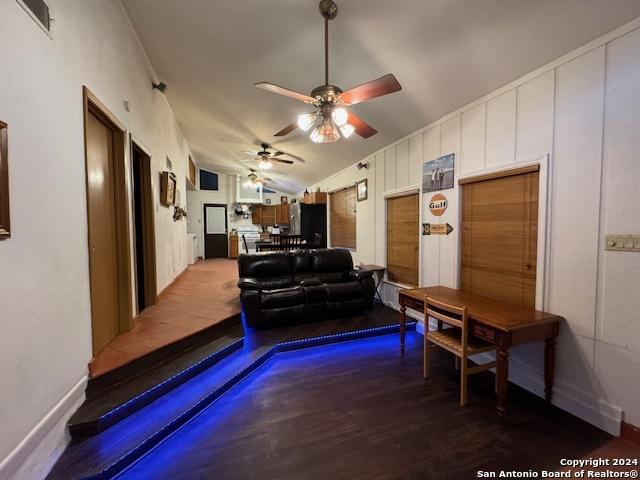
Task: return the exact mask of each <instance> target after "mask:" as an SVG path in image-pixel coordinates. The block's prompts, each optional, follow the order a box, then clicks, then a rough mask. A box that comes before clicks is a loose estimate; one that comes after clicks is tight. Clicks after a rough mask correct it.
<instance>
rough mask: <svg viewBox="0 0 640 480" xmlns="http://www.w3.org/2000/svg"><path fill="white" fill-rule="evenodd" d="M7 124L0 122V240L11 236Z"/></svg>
mask: <svg viewBox="0 0 640 480" xmlns="http://www.w3.org/2000/svg"><path fill="white" fill-rule="evenodd" d="M8 154H9V150H8V149H7V124H6V123H4V122H0V240H2V239H4V238H9V237H10V236H11V226H10V219H9V159H8V158H7V156H8Z"/></svg>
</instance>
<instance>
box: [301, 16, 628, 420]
mask: <svg viewBox="0 0 640 480" xmlns="http://www.w3.org/2000/svg"><path fill="white" fill-rule="evenodd" d="M639 27H640V19H638V20H635V21H634V22H632V23H630V24H628V25H626V26H624V27H622V28H620V29H618V30H616V31H614V32H612V33H611V34H608V35H606V36H604V37H602V38H600V39H598V40H596V41H594V42H591V43H590V44H588V45H586V46H584V47H582V48H580V49H578V50H576V51H574V52H572V53H570V54H568V55H566V56H564V57H562V58H561V59H558V60H556V61H554V62H552V63H551V64H549V65H547V66H545V67H542V68H540V69H538V70H536V71H535V72H532V73H531V74H529V75H526V76H525V77H523V78H521V79H519V80H517V81H515V82H513V83H512V84H510V85H508V86H506V87H504V88H501V89H500V90H498V91H496V92H494V93H492V94H490V95H488V96H486V97H484V98H482V99H480V100H478V101H476V102H474V103H472V104H470V105H468V106H466V107H463V108H462V109H460V110H458V111H456V112H453V113H451V114H449V115H447V116H445V117H444V118H442V119H440V120H438V121H436V122H434V123H433V124H431V125H428V126H427V127H425V128H423V129H421V130H420V131H418V132H416V133H415V134H412V135H410V136H409V137H406V138H404V139H402V140H400V141H398V142H396V143H394V144H392V145H390V146H388V147H386V148H385V149H383V150H381V151H379V152H377V153H375V154H374V155H372V156H370V157H368V158H366V159H365V160H366V161H368V162H370V164H371V169H370V170H369V171H368V172H366V175H367V177H368V178H369V188H370V192H371V194H370V197H369V200H367V201H366V202H361V203H358V210H357V211H358V220H357V228H358V242H357V249H356V251H355V252H354V257H355V259H356V260H357V261H365V262H375V263H378V264H382V265H384V264H385V214H384V195H385V193H388V192H392V191H394V190H397V189H401V188H405V187H408V186H411V185H413V184H418V183H419V181H420V180H419V176H420V172H421V168H422V163H423V162H424V161H425V160H431V159H434V158H436V157H438V156H440V155H445V154H449V153H455V154H456V165H455V169H456V178H459V177H460V176H464V175H470V174H476V173H483V172H487V171H490V170H492V169H493V170H495V169H501V168H508V167H510V166H514V165H517V164H518V163H526V162H528V161H534V160H536V159H539V158H546V156H547V155H548V156H549V158H550V161H549V175H550V184H549V188H550V198H549V202H548V209H549V210H548V212H549V213H548V220H547V225H546V227H547V235H548V246H547V255H546V257H547V258H546V272H545V275H544V276H545V279H544V291H543V293H542V295H541V296H540V297H541V298H539V299H538V300H539V303H540V305H541V306H542V307H543V308H544V309H546V310H549V311H551V312H554V313H557V314H560V315H562V316H564V317H565V318H566V322H565V323H564V324H563V325H562V327H561V333H560V337H559V339H558V348H557V356H558V358H557V365H556V382H555V393H554V403H556V404H557V405H559V406H561V407H562V408H565V409H567V410H569V411H571V412H572V413H574V414H576V415H578V416H580V417H582V418H584V419H586V420H588V421H590V422H592V423H594V424H596V425H598V426H600V427H601V428H604V429H606V430H608V431H610V432H613V433H617V432H618V428H619V422H620V420H621V419H624V420H625V421H627V422H630V423H632V424H635V425H640V402H639V401H638V399H639V398H640V384H639V383H638V382H637V381H636V378H637V372H638V371H639V370H640V321H639V316H638V315H639V314H638V312H640V295H638V292H640V255H639V254H637V253H629V252H608V251H604V248H603V237H604V234H605V233H640V189H638V183H640V161H639V160H638V159H639V158H640V135H638V125H640V82H638V78H640V30H638V28H639ZM407 172H408V173H407ZM361 177H363V171H358V170H357V169H356V167H355V166H351V167H348V168H346V169H345V170H343V171H342V172H339V173H338V174H336V175H334V176H332V177H330V178H328V179H326V180H324V181H322V182H320V183H318V184H316V185H314V188H315V187H316V186H319V187H321V188H322V189H323V190H329V191H330V190H332V189H336V188H339V187H341V186H345V185H348V184H351V183H353V182H354V181H356V180H358V179H359V178H361ZM443 193H444V194H445V195H446V196H447V199H448V200H449V207H448V209H447V211H446V212H445V214H444V215H443V216H442V217H440V218H439V219H438V218H436V217H433V216H432V215H431V213H430V212H429V210H428V208H425V207H424V205H425V204H426V202H428V200H429V198H430V196H431V194H425V195H424V198H423V199H422V203H423V219H422V220H423V221H424V222H438V221H440V222H443V223H444V222H448V223H450V224H452V225H454V227H455V230H454V233H453V234H452V235H450V236H430V237H423V238H422V245H421V247H422V248H421V250H422V265H421V269H422V272H421V274H422V275H421V278H422V284H423V285H424V286H429V285H446V286H451V287H455V286H457V284H458V265H459V255H458V242H459V215H458V204H459V190H458V187H457V186H456V187H455V188H454V189H450V190H445V191H443ZM544 264H545V262H539V272H541V271H542V269H543V266H544ZM539 274H540V273H539ZM385 298H386V300H387V301H388V302H389V304H391V305H395V306H397V287H396V286H393V285H389V284H387V285H386V286H385ZM511 366H512V367H511V372H510V373H511V379H512V380H513V381H515V382H517V383H519V384H521V385H523V386H525V388H528V389H530V390H532V391H534V392H535V393H537V394H538V395H542V392H543V363H542V345H541V344H533V345H525V346H522V347H518V348H515V349H513V351H512V362H511Z"/></svg>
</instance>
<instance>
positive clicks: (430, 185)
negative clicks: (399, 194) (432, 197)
mask: <svg viewBox="0 0 640 480" xmlns="http://www.w3.org/2000/svg"><path fill="white" fill-rule="evenodd" d="M455 158H456V156H455V154H454V153H450V154H449V155H444V156H442V157H438V158H436V159H435V160H430V161H427V162H424V164H423V165H422V193H427V192H437V191H439V190H448V189H449V188H453V186H454V180H455V178H454V177H455V173H454V172H455V170H454V167H455Z"/></svg>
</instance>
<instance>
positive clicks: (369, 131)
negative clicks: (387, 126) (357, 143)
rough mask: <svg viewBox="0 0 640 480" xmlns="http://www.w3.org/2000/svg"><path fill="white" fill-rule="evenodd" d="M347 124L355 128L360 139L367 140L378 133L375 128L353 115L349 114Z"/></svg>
mask: <svg viewBox="0 0 640 480" xmlns="http://www.w3.org/2000/svg"><path fill="white" fill-rule="evenodd" d="M347 122H348V123H350V124H351V125H353V126H354V127H355V129H356V133H357V134H358V135H360V136H361V137H362V138H369V137H371V136H372V135H375V134H376V133H378V131H377V130H376V129H375V128H373V127H372V126H371V125H369V124H368V123H367V122H365V121H364V120H362V119H361V118H360V117H358V116H357V115H356V114H355V113H352V112H349V120H347Z"/></svg>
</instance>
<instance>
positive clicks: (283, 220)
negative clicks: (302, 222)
mask: <svg viewBox="0 0 640 480" xmlns="http://www.w3.org/2000/svg"><path fill="white" fill-rule="evenodd" d="M276 223H277V224H278V225H289V223H291V219H290V218H289V204H287V203H285V204H282V205H276Z"/></svg>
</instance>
